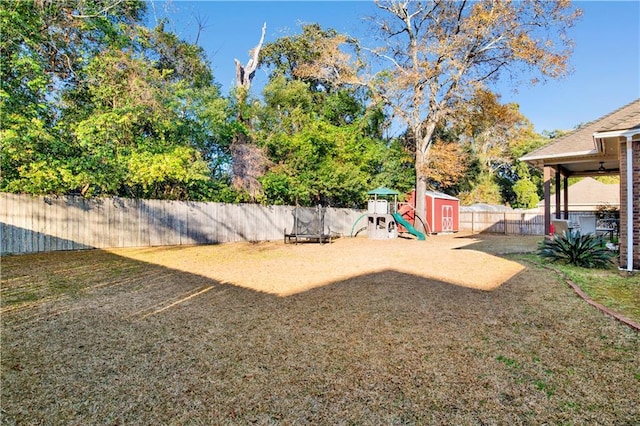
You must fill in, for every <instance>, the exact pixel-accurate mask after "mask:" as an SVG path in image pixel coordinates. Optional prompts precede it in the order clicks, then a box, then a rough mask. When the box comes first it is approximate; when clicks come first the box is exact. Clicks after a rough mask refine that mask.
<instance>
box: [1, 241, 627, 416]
mask: <svg viewBox="0 0 640 426" xmlns="http://www.w3.org/2000/svg"><path fill="white" fill-rule="evenodd" d="M457 237H458V236H456V237H452V236H445V237H433V238H429V239H428V240H427V241H426V242H417V241H402V240H398V241H384V242H381V241H368V240H366V239H355V240H349V239H345V240H338V241H337V242H335V243H334V244H331V245H324V246H320V245H312V244H305V245H298V246H295V245H287V246H285V245H283V244H281V243H261V244H225V245H219V246H202V247H186V248H185V247H182V248H162V249H160V248H153V249H136V250H117V251H111V252H107V251H85V252H68V253H51V254H41V255H30V256H11V257H5V258H3V259H2V321H3V324H2V404H1V405H2V423H3V424H13V423H16V424H120V423H127V424H247V423H257V424H276V423H281V424H293V423H300V424H510V423H511V424H541V423H551V424H559V423H573V424H637V423H639V422H640V408H639V407H640V393H639V392H638V386H640V336H639V335H638V333H636V332H634V331H632V330H631V329H629V328H628V327H626V326H624V325H621V324H619V323H618V322H616V321H615V320H612V319H610V318H609V317H606V316H604V315H603V314H601V313H600V312H599V311H597V310H595V309H593V308H592V307H591V306H589V305H587V304H585V303H584V302H583V301H582V300H581V299H579V298H578V297H576V295H575V294H574V293H573V292H572V291H571V290H570V289H569V288H567V287H566V286H565V285H564V283H562V282H561V281H559V279H558V277H557V276H556V275H555V274H554V273H553V272H552V271H549V270H546V269H531V267H530V268H525V267H524V266H522V265H520V264H518V263H515V262H512V261H509V260H507V259H503V258H500V257H495V256H492V255H491V253H506V252H519V251H527V250H531V249H532V248H535V242H536V240H535V239H526V238H515V237H495V236H494V237H488V236H482V237H480V236H469V237H468V238H457Z"/></svg>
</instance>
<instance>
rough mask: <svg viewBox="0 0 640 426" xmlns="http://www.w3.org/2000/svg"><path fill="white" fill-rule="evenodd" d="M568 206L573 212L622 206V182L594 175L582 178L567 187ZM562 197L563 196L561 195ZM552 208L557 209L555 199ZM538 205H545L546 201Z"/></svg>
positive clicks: (552, 201) (552, 200)
mask: <svg viewBox="0 0 640 426" xmlns="http://www.w3.org/2000/svg"><path fill="white" fill-rule="evenodd" d="M567 194H568V202H567V207H568V208H569V210H570V211H572V212H589V211H596V210H598V207H601V206H605V207H610V208H616V209H619V208H620V184H618V183H609V184H607V183H602V182H600V181H597V180H595V179H594V178H592V177H587V178H584V179H581V180H580V181H578V182H576V183H574V184H573V185H569V187H568V189H567ZM561 198H562V197H561ZM550 202H551V210H555V204H556V203H555V199H553V198H552V199H551V201H550ZM536 207H544V201H541V202H539V203H538V205H537V206H536Z"/></svg>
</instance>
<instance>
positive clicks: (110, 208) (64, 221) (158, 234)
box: [0, 193, 362, 254]
mask: <svg viewBox="0 0 640 426" xmlns="http://www.w3.org/2000/svg"><path fill="white" fill-rule="evenodd" d="M292 212H293V207H291V206H261V205H257V204H224V203H201V202H188V201H165V200H133V199H125V198H92V199H85V198H83V197H75V196H60V197H55V196H44V197H34V196H30V195H19V194H7V193H2V194H0V252H1V253H2V254H8V253H35V252H45V251H57V250H78V249H88V248H116V247H146V246H163V245H190V244H214V243H223V242H233V241H269V240H279V239H282V238H283V232H284V229H285V228H287V230H289V231H290V230H291V227H292V225H293V215H292ZM361 214H362V211H359V210H352V209H335V208H328V209H327V212H326V214H325V218H326V219H325V223H326V226H328V227H330V229H331V232H332V233H337V234H341V235H349V233H350V231H351V227H352V226H353V223H354V222H355V221H356V219H358V217H359V216H360V215H361Z"/></svg>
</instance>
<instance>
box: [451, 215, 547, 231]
mask: <svg viewBox="0 0 640 426" xmlns="http://www.w3.org/2000/svg"><path fill="white" fill-rule="evenodd" d="M460 230H461V231H471V232H478V233H479V232H487V233H496V234H516V235H544V215H542V214H540V213H523V212H476V211H473V212H460Z"/></svg>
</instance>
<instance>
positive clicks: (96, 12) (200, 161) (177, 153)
mask: <svg viewBox="0 0 640 426" xmlns="http://www.w3.org/2000/svg"><path fill="white" fill-rule="evenodd" d="M144 6H145V4H144V3H143V2H140V1H127V2H122V1H115V0H113V1H107V2H101V1H68V2H52V3H50V2H23V1H15V2H3V3H2V4H0V19H1V20H2V21H1V22H2V27H3V32H2V33H1V37H2V38H0V49H1V51H2V55H1V60H2V64H1V65H2V66H1V67H0V72H2V78H1V79H0V82H1V86H0V87H1V91H0V102H2V105H1V108H0V114H2V116H1V117H0V118H1V119H2V122H3V128H2V130H1V132H2V134H1V135H0V136H2V141H3V150H2V157H1V159H0V160H1V162H2V163H1V166H2V181H1V182H0V189H1V190H6V191H14V192H28V193H33V194H43V193H45V194H46V193H56V194H62V193H66V194H69V193H80V194H83V195H85V196H90V195H99V194H105V195H106V194H109V195H123V196H132V197H143V198H147V197H156V198H171V199H175V198H180V199H211V198H215V197H216V193H218V192H220V193H223V192H225V191H224V188H225V187H226V185H228V174H227V173H226V167H227V165H228V162H229V160H228V146H229V140H230V135H231V134H232V133H233V124H232V123H230V121H229V119H228V113H229V105H228V103H227V102H226V101H225V100H224V98H222V97H221V96H220V93H219V89H218V87H217V86H216V85H215V84H214V83H213V77H212V75H211V71H210V69H209V65H208V64H207V62H206V60H205V59H204V52H203V51H202V49H201V48H199V47H197V46H195V45H192V44H189V43H185V42H183V41H181V40H179V39H178V38H177V37H176V36H175V35H174V34H171V33H168V32H165V31H164V23H160V25H159V26H158V27H156V28H155V29H153V30H150V29H148V28H146V27H144V26H142V25H141V22H142V17H143V14H144ZM5 29H6V31H5ZM225 197H228V193H226V194H225Z"/></svg>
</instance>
